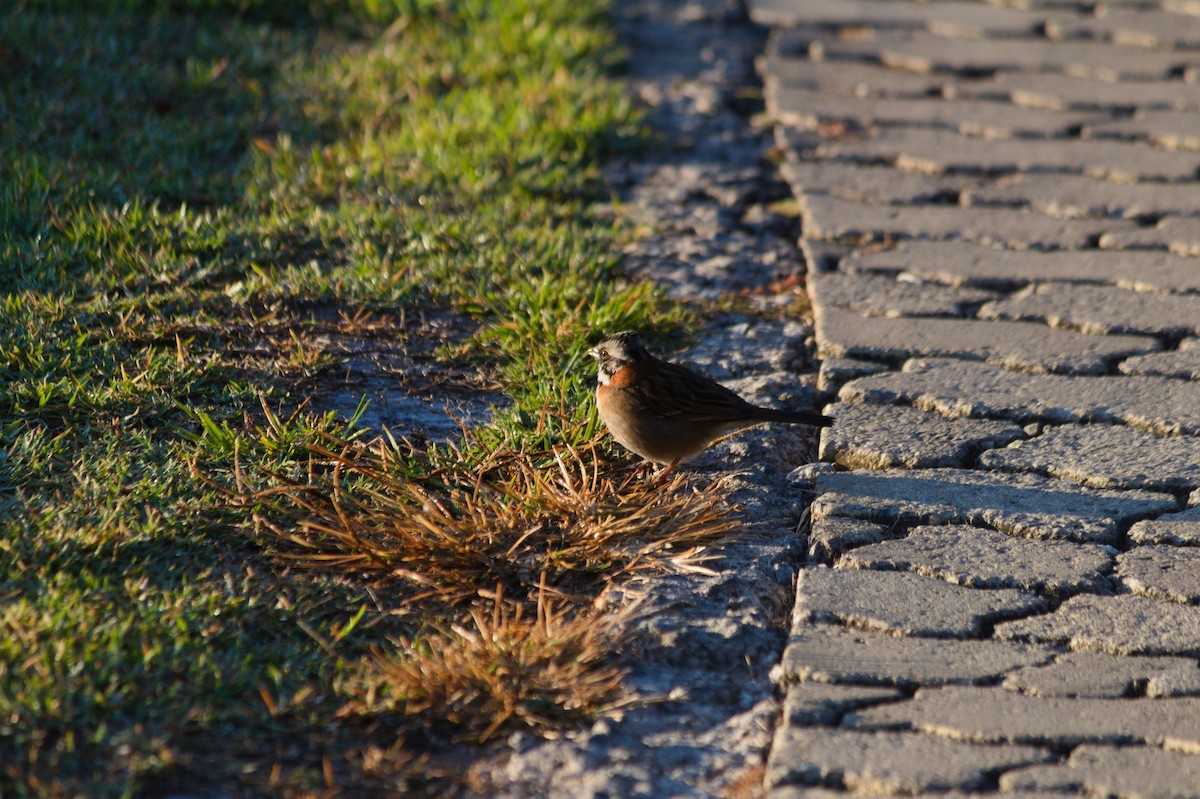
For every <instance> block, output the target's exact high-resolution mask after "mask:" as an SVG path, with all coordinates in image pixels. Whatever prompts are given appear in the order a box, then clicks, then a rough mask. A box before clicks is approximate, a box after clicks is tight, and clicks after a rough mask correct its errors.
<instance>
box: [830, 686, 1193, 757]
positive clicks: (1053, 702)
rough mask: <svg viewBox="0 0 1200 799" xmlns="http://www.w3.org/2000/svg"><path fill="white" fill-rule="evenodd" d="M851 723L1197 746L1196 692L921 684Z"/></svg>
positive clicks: (1038, 740) (960, 735)
mask: <svg viewBox="0 0 1200 799" xmlns="http://www.w3.org/2000/svg"><path fill="white" fill-rule="evenodd" d="M848 721H849V722H850V723H851V724H852V725H853V726H855V727H858V728H870V727H893V728H894V727H900V728H911V729H916V730H922V731H925V732H930V733H933V734H936V735H942V736H946V737H948V738H953V739H956V740H960V741H974V742H977V743H1022V744H1035V745H1043V746H1044V745H1051V746H1059V747H1063V746H1076V745H1078V744H1081V743H1109V744H1120V743H1146V744H1151V745H1153V746H1162V745H1163V744H1166V743H1168V742H1170V743H1171V744H1172V745H1173V746H1176V747H1188V748H1192V749H1200V698H1195V697H1176V698H1172V699H1090V698H1079V697H1041V696H1030V695H1028V694H1022V693H1017V692H1016V691H1007V690H1005V689H1003V688H987V689H984V688H978V687H974V686H969V687H964V686H945V687H942V688H922V689H921V690H919V691H917V694H916V696H915V697H913V698H912V699H910V700H907V701H904V702H894V703H891V704H887V705H881V706H878V707H873V708H867V709H864V710H860V711H856V712H855V713H853V714H852V715H851V716H850V717H849V719H848Z"/></svg>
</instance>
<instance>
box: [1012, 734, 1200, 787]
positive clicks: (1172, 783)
mask: <svg viewBox="0 0 1200 799" xmlns="http://www.w3.org/2000/svg"><path fill="white" fill-rule="evenodd" d="M1198 785H1200V757H1197V756H1196V755H1195V754H1194V753H1186V754H1185V753H1181V752H1170V751H1163V750H1162V749H1154V748H1150V747H1133V748H1128V747H1111V746H1093V745H1084V746H1080V747H1078V748H1076V749H1075V750H1074V751H1072V752H1071V756H1070V757H1069V758H1068V759H1067V761H1066V762H1065V763H1057V764H1054V765H1044V766H1031V767H1029V768H1023V769H1014V770H1013V771H1009V772H1007V773H1005V774H1003V775H1001V777H1000V788H1001V789H1002V790H1003V791H1005V793H1004V796H1005V797H1007V796H1009V795H1010V794H1009V793H1008V792H1009V791H1054V792H1056V795H1059V796H1061V795H1063V793H1061V792H1071V793H1070V795H1075V796H1085V795H1086V796H1116V797H1122V799H1126V798H1127V799H1134V797H1136V799H1196V797H1197V796H1200V789H1198V788H1197V787H1196V786H1198Z"/></svg>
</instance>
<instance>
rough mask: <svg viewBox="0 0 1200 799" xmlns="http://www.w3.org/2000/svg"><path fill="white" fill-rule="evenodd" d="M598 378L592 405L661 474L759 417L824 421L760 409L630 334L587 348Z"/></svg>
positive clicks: (825, 423)
mask: <svg viewBox="0 0 1200 799" xmlns="http://www.w3.org/2000/svg"><path fill="white" fill-rule="evenodd" d="M588 355H590V356H592V357H593V358H595V359H596V361H597V363H598V365H599V371H600V384H599V385H598V386H597V387H596V408H597V409H598V410H599V411H600V418H601V419H602V420H603V421H604V424H605V425H607V427H608V431H609V432H610V433H612V437H613V438H615V439H616V440H617V443H618V444H620V445H621V446H623V447H625V449H627V450H630V451H631V452H634V453H636V454H638V455H641V456H642V457H643V458H645V459H646V460H648V461H653V462H654V463H662V464H666V465H667V468H666V469H664V470H663V471H662V475H666V474H669V473H670V472H671V471H672V470H674V469H675V467H676V466H678V465H679V464H680V463H682V462H683V461H686V460H688V459H689V458H694V457H695V456H696V455H699V454H700V453H701V452H703V451H704V449H705V448H706V447H708V445H709V444H711V443H712V442H714V441H716V440H717V439H718V438H720V437H721V436H723V435H725V434H726V433H731V432H733V431H735V430H740V429H742V428H744V427H751V426H753V425H756V424H761V423H763V422H784V423H786V424H808V425H814V426H817V427H828V426H829V425H831V424H833V419H831V418H830V417H828V416H823V415H821V414H819V413H817V412H815V411H786V410H777V409H775V408H760V407H759V406H757V405H752V404H750V403H749V402H747V401H746V400H744V399H742V398H741V397H739V396H738V395H737V394H735V393H734V392H732V391H730V390H729V389H727V388H725V386H723V385H721V384H720V383H717V382H716V381H713V380H710V379H709V378H707V377H704V376H703V375H700V374H697V373H696V372H693V371H692V370H690V369H686V368H684V367H682V366H679V365H677V364H673V363H670V362H668V361H664V360H662V359H660V358H656V357H654V356H653V355H651V354H650V353H649V352H648V351H647V350H646V348H645V347H644V346H643V345H642V340H641V339H640V338H639V337H638V334H637V333H633V332H630V331H626V332H623V333H617V334H616V335H613V336H609V337H608V338H606V339H604V341H601V342H600V343H599V344H597V345H596V346H595V347H592V349H590V350H588Z"/></svg>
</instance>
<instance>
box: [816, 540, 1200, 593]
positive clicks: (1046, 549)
mask: <svg viewBox="0 0 1200 799" xmlns="http://www.w3.org/2000/svg"><path fill="white" fill-rule="evenodd" d="M1197 554H1198V555H1200V552H1198V553H1197ZM1112 565H1113V555H1112V551H1111V549H1110V548H1108V547H1102V546H1094V545H1079V544H1073V543H1067V542H1060V541H1033V540H1030V539H1025V538H1017V537H1015V536H1010V535H1006V534H1005V533H997V532H995V531H993V530H985V529H982V528H979V527H967V526H964V525H940V526H932V527H917V528H914V529H913V531H912V532H911V533H909V535H908V536H907V537H905V538H903V539H898V540H895V541H883V542H880V543H876V544H869V545H866V546H863V547H860V548H858V549H854V550H851V551H850V552H847V553H846V554H845V555H842V557H841V558H839V559H838V567H839V568H852V569H903V570H907V571H912V572H915V573H916V574H920V575H922V576H924V577H931V578H934V579H938V580H946V581H947V582H951V583H955V584H957V585H967V586H971V587H973V588H1019V589H1023V590H1027V591H1030V590H1034V591H1040V592H1043V593H1047V594H1051V595H1062V594H1069V593H1077V592H1079V591H1091V592H1102V591H1104V590H1106V589H1107V580H1106V579H1105V578H1106V575H1107V574H1108V573H1110V572H1111V571H1112ZM1193 565H1195V564H1193Z"/></svg>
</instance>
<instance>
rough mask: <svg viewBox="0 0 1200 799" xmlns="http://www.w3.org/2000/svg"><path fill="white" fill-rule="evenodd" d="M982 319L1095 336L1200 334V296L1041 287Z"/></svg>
mask: <svg viewBox="0 0 1200 799" xmlns="http://www.w3.org/2000/svg"><path fill="white" fill-rule="evenodd" d="M979 317H980V318H981V319H1003V320H1007V321H1013V320H1018V321H1037V322H1045V323H1047V324H1049V325H1051V326H1053V327H1065V328H1071V329H1074V330H1080V331H1082V332H1084V333H1090V334H1092V335H1105V334H1108V333H1150V334H1155V335H1162V334H1168V335H1182V334H1184V333H1190V334H1195V333H1197V332H1198V331H1200V294H1150V293H1147V292H1136V291H1126V290H1123V289H1118V288H1112V287H1111V286H1095V285H1085V284H1079V283H1041V284H1038V285H1035V286H1030V287H1029V288H1026V289H1024V290H1023V291H1019V292H1017V293H1016V294H1013V295H1011V296H1009V297H1005V298H1004V299H1000V300H994V301H992V302H989V303H987V304H985V305H984V306H983V307H982V308H980V310H979Z"/></svg>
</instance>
